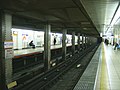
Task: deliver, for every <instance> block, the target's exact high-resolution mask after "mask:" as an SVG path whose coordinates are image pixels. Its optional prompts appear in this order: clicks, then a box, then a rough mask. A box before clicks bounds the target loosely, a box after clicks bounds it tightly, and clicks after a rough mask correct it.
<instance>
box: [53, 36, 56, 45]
mask: <svg viewBox="0 0 120 90" xmlns="http://www.w3.org/2000/svg"><path fill="white" fill-rule="evenodd" d="M53 42H54V45H55V44H56V38H55V37H54V41H53Z"/></svg>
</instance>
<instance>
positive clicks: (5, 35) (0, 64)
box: [0, 11, 14, 90]
mask: <svg viewBox="0 0 120 90" xmlns="http://www.w3.org/2000/svg"><path fill="white" fill-rule="evenodd" d="M11 28H12V16H11V15H10V14H8V13H5V12H4V11H0V33H1V35H0V44H1V45H0V88H1V90H6V89H5V88H6V85H7V84H8V83H10V82H11V81H12V58H13V56H14V52H13V41H12V31H11Z"/></svg>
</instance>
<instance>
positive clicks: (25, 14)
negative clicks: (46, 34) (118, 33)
mask: <svg viewBox="0 0 120 90" xmlns="http://www.w3.org/2000/svg"><path fill="white" fill-rule="evenodd" d="M118 3H119V1H118V0H4V1H2V3H0V4H1V5H0V6H1V7H0V8H1V9H3V10H5V11H7V12H9V13H11V14H12V15H13V25H15V26H28V27H35V28H43V27H44V25H45V24H47V23H49V24H51V26H52V30H55V31H61V29H63V28H66V29H67V30H68V32H69V31H73V30H74V31H75V32H76V33H77V32H80V33H84V34H87V35H92V36H95V37H97V36H99V33H101V32H104V29H106V28H107V26H108V25H109V24H110V22H111V20H112V18H113V16H114V13H115V11H116V8H117V6H118Z"/></svg>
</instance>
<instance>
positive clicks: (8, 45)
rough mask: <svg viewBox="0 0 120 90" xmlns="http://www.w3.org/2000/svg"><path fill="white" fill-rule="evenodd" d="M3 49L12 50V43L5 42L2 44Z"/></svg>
mask: <svg viewBox="0 0 120 90" xmlns="http://www.w3.org/2000/svg"><path fill="white" fill-rule="evenodd" d="M4 48H5V49H6V48H13V42H12V41H5V42H4Z"/></svg>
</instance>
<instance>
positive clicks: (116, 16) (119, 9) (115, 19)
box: [107, 6, 120, 32]
mask: <svg viewBox="0 0 120 90" xmlns="http://www.w3.org/2000/svg"><path fill="white" fill-rule="evenodd" d="M119 19H120V6H119V8H118V10H117V12H116V14H115V16H114V18H113V20H112V23H111V24H110V27H108V30H107V32H108V31H109V30H110V29H111V28H112V27H113V26H114V24H115V23H116V22H118V20H119Z"/></svg>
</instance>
